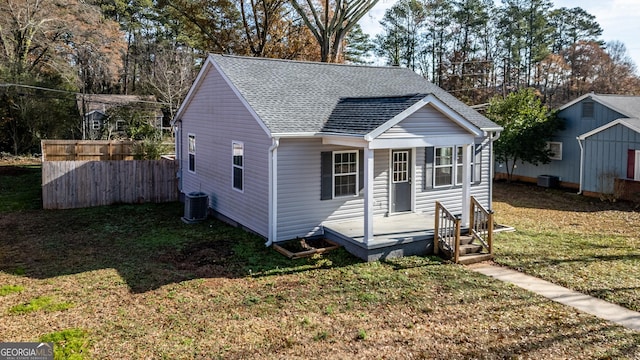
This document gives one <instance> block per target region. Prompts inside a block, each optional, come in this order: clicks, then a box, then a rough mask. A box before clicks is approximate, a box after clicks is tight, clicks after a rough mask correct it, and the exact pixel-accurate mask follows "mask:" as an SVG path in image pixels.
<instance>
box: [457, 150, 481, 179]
mask: <svg viewBox="0 0 640 360" xmlns="http://www.w3.org/2000/svg"><path fill="white" fill-rule="evenodd" d="M469 146H470V147H471V149H472V150H471V151H472V154H471V159H470V160H471V167H470V171H471V184H473V183H474V182H475V181H476V172H475V168H474V167H475V165H476V155H475V151H476V146H475V144H473V145H469ZM458 151H462V152H463V153H462V154H460V162H458ZM463 159H464V147H463V146H456V157H455V159H454V162H455V164H456V172H455V175H454V176H455V179H456V185H462V181H460V182H458V177H459V176H462V171H463V170H464V169H463V167H464V160H463Z"/></svg>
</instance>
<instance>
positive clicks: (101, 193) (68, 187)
mask: <svg viewBox="0 0 640 360" xmlns="http://www.w3.org/2000/svg"><path fill="white" fill-rule="evenodd" d="M177 169H178V162H177V161H171V160H131V161H45V162H43V163H42V206H43V208H45V209H72V208H81V207H91V206H101V205H110V204H115V203H127V204H134V203H143V202H157V203H159V202H169V201H177V200H178V186H177V182H178V180H177V178H176V171H177Z"/></svg>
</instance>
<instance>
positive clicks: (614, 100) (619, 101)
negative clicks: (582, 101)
mask: <svg viewBox="0 0 640 360" xmlns="http://www.w3.org/2000/svg"><path fill="white" fill-rule="evenodd" d="M591 97H592V98H593V99H594V100H596V101H598V102H599V103H601V104H605V105H607V106H608V107H610V108H612V109H614V110H616V111H618V112H620V113H622V114H623V115H625V116H627V117H630V118H639V117H640V96H630V95H603V94H591Z"/></svg>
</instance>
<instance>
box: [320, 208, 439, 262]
mask: <svg viewBox="0 0 640 360" xmlns="http://www.w3.org/2000/svg"><path fill="white" fill-rule="evenodd" d="M434 227H435V217H434V216H433V215H430V214H425V213H407V214H399V215H392V216H375V217H374V218H373V233H374V238H373V240H371V241H369V243H368V244H365V243H364V218H355V219H350V220H347V221H341V222H331V223H325V224H324V236H325V237H326V238H327V239H329V240H331V241H333V242H336V243H338V244H340V245H342V246H344V247H345V249H346V250H347V251H349V252H350V253H351V254H353V255H355V256H357V257H359V258H361V259H363V260H366V261H376V260H381V259H390V258H396V257H402V256H411V255H427V254H433V239H434Z"/></svg>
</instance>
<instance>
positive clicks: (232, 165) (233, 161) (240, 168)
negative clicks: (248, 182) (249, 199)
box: [231, 140, 245, 193]
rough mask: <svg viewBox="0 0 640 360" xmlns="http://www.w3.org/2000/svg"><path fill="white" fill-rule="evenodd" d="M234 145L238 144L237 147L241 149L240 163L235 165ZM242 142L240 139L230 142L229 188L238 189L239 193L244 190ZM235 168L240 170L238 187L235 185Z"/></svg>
mask: <svg viewBox="0 0 640 360" xmlns="http://www.w3.org/2000/svg"><path fill="white" fill-rule="evenodd" d="M236 145H239V146H240V147H239V149H240V150H241V151H242V154H240V155H239V156H241V164H240V165H237V164H236V162H235V157H236ZM244 161H245V156H244V143H243V142H242V141H235V140H234V141H232V142H231V188H232V189H233V190H235V191H239V192H241V193H243V192H244ZM236 169H239V170H240V188H237V187H236V182H235V180H236Z"/></svg>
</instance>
